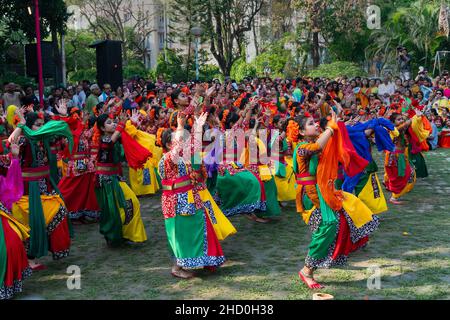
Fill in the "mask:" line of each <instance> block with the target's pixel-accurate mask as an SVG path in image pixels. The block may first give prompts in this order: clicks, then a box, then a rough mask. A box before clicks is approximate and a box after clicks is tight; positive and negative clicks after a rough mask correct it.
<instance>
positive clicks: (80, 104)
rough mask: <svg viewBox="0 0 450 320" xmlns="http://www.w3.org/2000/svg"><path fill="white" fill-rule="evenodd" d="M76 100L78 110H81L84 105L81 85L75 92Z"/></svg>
mask: <svg viewBox="0 0 450 320" xmlns="http://www.w3.org/2000/svg"><path fill="white" fill-rule="evenodd" d="M75 94H76V96H77V100H78V108H80V109H83V108H84V106H85V105H86V92H85V91H84V88H83V86H82V85H78V86H77V88H76V92H75Z"/></svg>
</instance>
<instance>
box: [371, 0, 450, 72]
mask: <svg viewBox="0 0 450 320" xmlns="http://www.w3.org/2000/svg"><path fill="white" fill-rule="evenodd" d="M401 5H402V6H397V7H393V8H391V11H390V14H389V15H388V16H387V18H386V22H385V23H384V25H383V26H382V28H381V29H380V30H374V31H373V32H372V34H371V36H370V38H369V43H370V44H369V45H368V46H367V49H366V56H367V57H368V58H371V57H373V56H375V55H377V54H381V55H382V56H383V57H384V59H383V60H384V61H383V62H384V63H386V64H387V65H391V66H396V64H397V63H396V48H397V46H399V45H402V46H405V47H406V48H407V49H408V52H409V53H410V54H411V55H412V66H413V72H414V71H415V70H417V69H418V67H419V66H420V65H423V66H425V67H427V68H428V69H432V68H433V58H434V55H435V53H436V51H437V50H438V49H439V48H446V45H443V44H445V43H448V42H447V39H446V37H444V36H441V35H439V34H438V20H439V8H440V2H439V1H424V0H418V1H415V2H409V1H408V2H406V1H403V2H402V3H401ZM382 11H383V10H382Z"/></svg>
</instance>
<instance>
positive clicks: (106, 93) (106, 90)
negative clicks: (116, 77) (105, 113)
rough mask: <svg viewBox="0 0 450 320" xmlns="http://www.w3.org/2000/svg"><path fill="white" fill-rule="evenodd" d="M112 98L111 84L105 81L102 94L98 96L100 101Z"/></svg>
mask: <svg viewBox="0 0 450 320" xmlns="http://www.w3.org/2000/svg"><path fill="white" fill-rule="evenodd" d="M109 98H111V85H110V84H108V83H105V84H104V85H103V92H102V94H101V95H100V96H99V97H98V102H104V103H106V101H107V100H108V99H109Z"/></svg>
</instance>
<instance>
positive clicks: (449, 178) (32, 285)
mask: <svg viewBox="0 0 450 320" xmlns="http://www.w3.org/2000/svg"><path fill="white" fill-rule="evenodd" d="M425 157H426V161H427V164H428V168H429V172H430V176H429V177H428V178H427V179H425V180H423V179H422V180H419V181H418V183H417V185H416V187H415V189H414V190H413V191H412V192H411V193H410V194H408V195H407V196H406V198H405V200H408V202H407V203H406V204H405V205H404V206H397V207H393V206H392V205H390V211H389V212H387V213H384V214H382V215H381V217H382V222H381V226H380V228H379V230H378V231H377V232H376V233H375V235H374V236H373V237H372V238H371V241H370V243H369V245H368V247H366V248H365V249H363V250H361V251H359V252H357V253H356V254H354V255H353V256H351V257H350V259H349V264H348V265H347V266H345V267H343V268H337V269H331V270H319V271H318V273H317V279H318V280H319V281H320V282H323V283H325V284H326V285H327V287H326V289H324V290H322V292H326V293H330V294H332V295H334V296H335V298H336V299H449V298H450V237H449V235H450V218H449V212H450V203H449V201H448V199H449V197H448V196H449V194H450V175H449V173H450V150H448V149H447V150H438V151H434V152H430V153H428V154H426V155H425ZM377 162H378V164H379V168H380V170H382V169H383V165H382V161H381V157H380V156H377ZM379 178H380V180H381V179H382V172H380V173H379ZM385 195H386V197H387V196H388V195H387V193H386V192H385ZM141 212H142V216H143V219H144V223H145V225H146V229H147V234H148V237H149V240H148V242H147V243H146V244H145V245H143V246H140V247H123V248H120V249H109V248H107V247H106V244H105V241H104V240H103V238H102V237H101V235H100V234H99V232H98V225H83V226H75V232H76V233H75V239H74V241H73V246H72V251H71V255H70V256H69V257H68V258H66V259H64V260H62V261H51V259H50V258H46V259H43V261H44V262H45V263H47V265H48V267H49V268H48V269H47V270H45V271H40V272H35V273H34V274H33V276H32V277H31V278H30V279H28V281H26V282H25V285H24V293H23V294H21V295H20V296H18V298H19V299H20V298H24V299H28V298H41V299H311V297H312V293H311V292H310V291H309V290H308V289H307V288H306V286H305V285H303V284H302V283H301V282H300V280H299V279H298V277H297V271H298V269H299V268H300V267H301V265H302V264H303V261H304V258H305V254H306V251H307V246H308V244H309V240H310V234H309V230H308V228H307V227H306V226H305V224H304V223H303V221H302V220H301V218H300V216H299V215H298V214H297V213H296V212H295V207H294V204H293V203H292V204H290V205H289V206H288V207H286V208H284V209H283V213H282V217H281V218H280V219H279V220H278V221H274V222H272V223H270V224H267V225H261V224H255V223H253V222H251V221H249V220H247V219H246V218H245V217H234V218H232V219H231V221H232V223H233V224H234V226H235V227H236V229H237V230H238V233H237V234H235V235H233V236H231V237H229V238H228V239H226V240H225V241H224V242H223V250H224V252H225V255H226V257H227V259H228V260H227V262H226V264H225V265H224V267H223V268H221V269H220V270H219V271H218V272H217V273H216V274H208V273H205V272H203V271H201V272H200V277H198V278H196V279H193V280H188V281H186V280H182V281H180V280H177V279H175V278H173V277H172V276H171V275H170V273H169V272H170V265H171V259H170V256H169V251H168V249H167V239H166V235H165V230H164V222H163V218H162V213H161V203H160V196H159V195H156V196H153V197H149V198H142V199H141ZM405 232H406V233H407V235H406V234H404V233H405ZM70 265H78V266H79V267H80V269H81V289H80V290H68V289H67V286H66V281H67V278H68V276H69V274H68V273H66V270H67V267H68V266H70ZM370 267H379V268H380V272H381V282H380V285H381V288H380V289H373V290H369V289H368V288H367V279H368V278H369V277H370V276H371V275H373V274H374V271H373V269H370Z"/></svg>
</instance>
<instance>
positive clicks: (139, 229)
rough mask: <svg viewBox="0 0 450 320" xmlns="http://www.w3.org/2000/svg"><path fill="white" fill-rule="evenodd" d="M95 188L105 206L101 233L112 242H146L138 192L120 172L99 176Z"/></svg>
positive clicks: (98, 198)
mask: <svg viewBox="0 0 450 320" xmlns="http://www.w3.org/2000/svg"><path fill="white" fill-rule="evenodd" d="M97 179H99V180H100V181H99V182H98V185H97V187H96V188H95V194H96V196H97V201H98V203H99V205H100V208H101V214H100V233H101V234H102V235H103V236H104V237H105V239H106V241H107V242H108V243H111V244H112V245H119V244H121V243H122V242H123V241H124V240H129V241H132V242H144V241H146V240H147V234H146V231H145V228H144V223H143V222H142V218H141V209H140V203H139V200H138V198H137V197H136V195H135V194H134V192H133V191H132V190H131V189H130V187H129V186H128V185H127V184H126V183H125V182H122V181H120V182H119V179H118V177H117V176H116V175H112V176H106V175H101V176H99V177H97Z"/></svg>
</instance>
